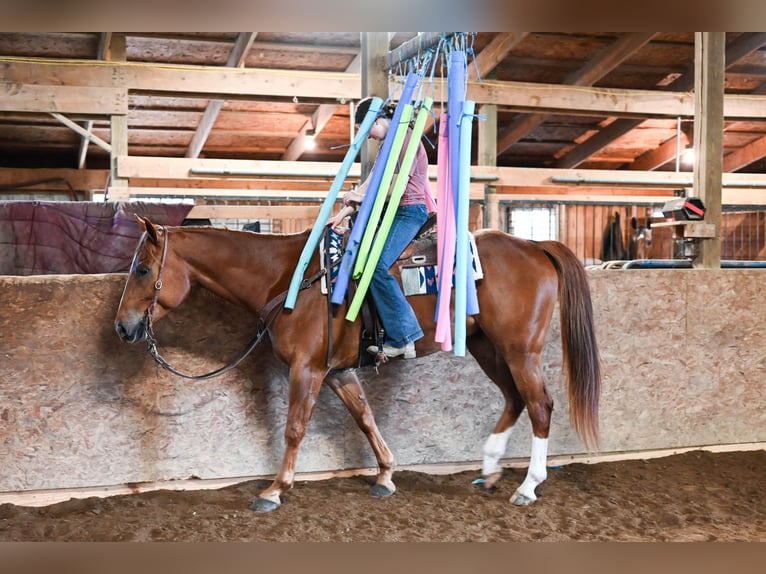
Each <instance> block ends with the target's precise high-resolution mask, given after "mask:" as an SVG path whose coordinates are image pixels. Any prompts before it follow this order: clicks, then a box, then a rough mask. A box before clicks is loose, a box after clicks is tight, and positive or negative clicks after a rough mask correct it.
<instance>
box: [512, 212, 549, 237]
mask: <svg viewBox="0 0 766 574" xmlns="http://www.w3.org/2000/svg"><path fill="white" fill-rule="evenodd" d="M508 214H509V218H508V228H509V231H508V232H509V233H510V234H511V235H515V236H517V237H522V238H524V239H533V240H535V241H544V240H546V239H557V237H558V233H557V231H558V221H557V220H558V217H557V211H556V209H555V208H553V207H512V208H509V210H508Z"/></svg>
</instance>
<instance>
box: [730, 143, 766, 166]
mask: <svg viewBox="0 0 766 574" xmlns="http://www.w3.org/2000/svg"><path fill="white" fill-rule="evenodd" d="M764 157H766V136H764V137H761V138H758V139H757V140H755V141H754V142H752V143H749V144H747V145H746V146H744V147H741V148H739V149H738V150H736V151H733V152H732V153H730V154H728V155H727V156H725V157H724V158H723V171H725V172H729V171H737V170H738V169H742V168H743V167H745V166H747V165H750V164H751V163H753V162H754V161H758V160H759V159H761V158H764Z"/></svg>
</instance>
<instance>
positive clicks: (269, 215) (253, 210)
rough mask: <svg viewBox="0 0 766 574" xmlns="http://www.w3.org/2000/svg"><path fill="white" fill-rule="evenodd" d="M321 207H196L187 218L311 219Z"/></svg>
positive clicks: (317, 213) (313, 218)
mask: <svg viewBox="0 0 766 574" xmlns="http://www.w3.org/2000/svg"><path fill="white" fill-rule="evenodd" d="M317 215H319V206H316V207H314V206H311V205H308V206H306V205H195V206H194V207H192V209H191V211H189V215H188V216H187V217H190V218H199V219H311V220H316V217H317Z"/></svg>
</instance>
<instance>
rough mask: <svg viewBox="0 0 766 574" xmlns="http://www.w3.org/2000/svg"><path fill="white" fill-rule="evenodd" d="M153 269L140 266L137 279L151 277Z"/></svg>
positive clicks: (137, 269)
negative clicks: (150, 273)
mask: <svg viewBox="0 0 766 574" xmlns="http://www.w3.org/2000/svg"><path fill="white" fill-rule="evenodd" d="M150 271H151V269H150V268H149V267H144V266H143V265H140V266H139V267H137V268H136V277H146V276H147V275H149V272H150Z"/></svg>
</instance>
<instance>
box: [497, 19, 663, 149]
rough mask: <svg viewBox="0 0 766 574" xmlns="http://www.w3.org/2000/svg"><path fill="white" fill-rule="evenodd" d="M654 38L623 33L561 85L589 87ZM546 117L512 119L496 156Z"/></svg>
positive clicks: (524, 115)
mask: <svg viewBox="0 0 766 574" xmlns="http://www.w3.org/2000/svg"><path fill="white" fill-rule="evenodd" d="M654 35H655V32H637V33H634V34H625V35H624V36H622V37H621V38H619V39H618V40H617V41H616V42H614V43H613V44H611V45H609V46H606V47H605V48H604V49H602V50H601V51H600V52H599V53H598V54H596V55H595V56H594V57H593V58H592V59H591V60H590V61H589V62H588V63H586V64H585V66H583V67H582V68H581V69H579V70H577V71H576V72H574V73H573V74H570V76H569V77H568V78H566V79H565V80H564V84H567V85H571V86H592V85H593V84H595V83H596V82H597V81H598V80H600V79H601V78H603V77H604V76H606V75H607V74H608V73H609V72H611V71H612V70H614V69H615V68H616V67H617V66H619V65H620V64H621V63H622V62H624V61H625V59H627V58H628V57H630V55H631V54H633V53H635V52H636V51H637V50H638V49H640V48H641V47H643V46H644V45H646V43H647V42H649V41H650V40H651V39H652V37H653V36H654ZM547 117H548V116H547V115H546V114H523V115H521V116H519V117H518V118H517V119H515V120H514V121H513V122H512V123H511V125H510V126H509V127H507V128H506V129H504V130H503V131H502V132H500V133H499V134H498V141H497V153H498V155H500V154H502V153H503V152H505V151H506V150H507V149H508V148H510V147H511V146H512V145H513V144H514V143H516V142H517V141H519V140H520V139H521V138H523V137H524V136H525V135H526V134H528V133H529V132H530V131H532V130H533V129H535V128H536V127H537V126H539V125H540V124H542V123H543V122H544V121H545V119H546V118H547Z"/></svg>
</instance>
